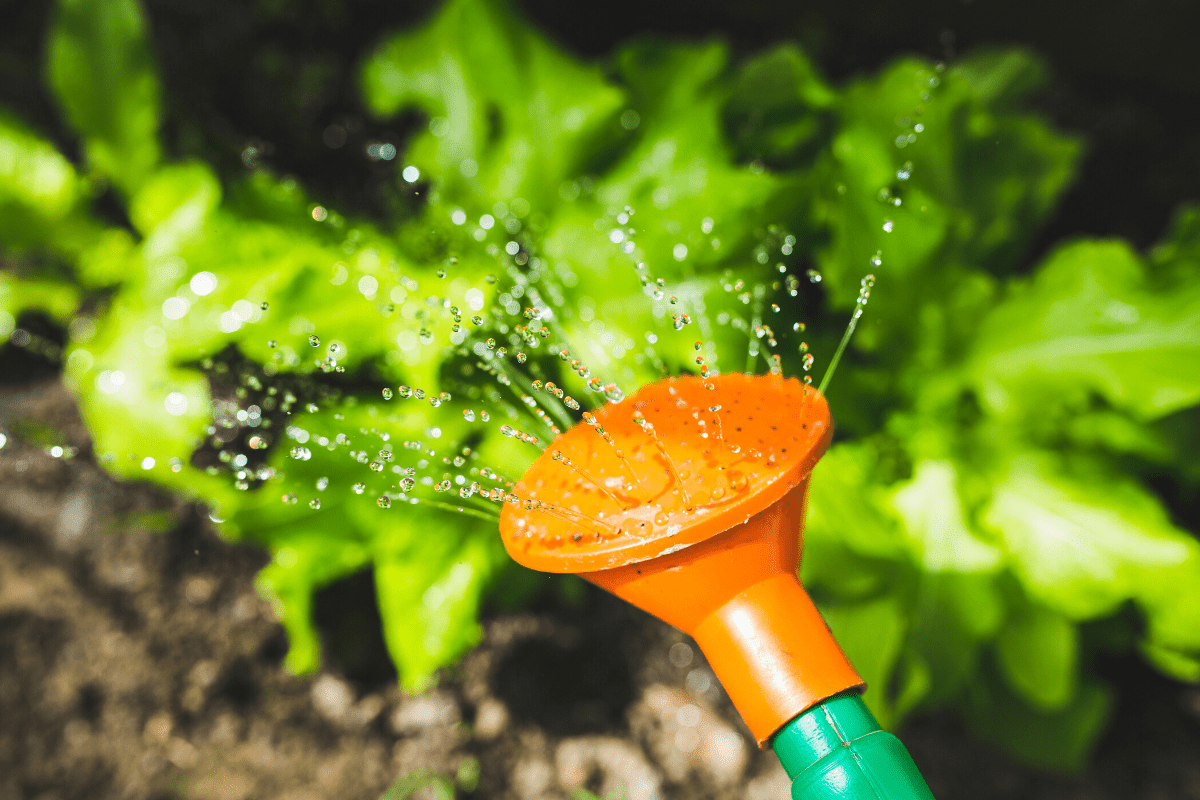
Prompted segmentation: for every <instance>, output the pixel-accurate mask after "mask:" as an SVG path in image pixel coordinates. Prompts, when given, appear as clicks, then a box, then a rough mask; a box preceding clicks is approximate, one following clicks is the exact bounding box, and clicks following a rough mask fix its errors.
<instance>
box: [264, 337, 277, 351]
mask: <svg viewBox="0 0 1200 800" xmlns="http://www.w3.org/2000/svg"><path fill="white" fill-rule="evenodd" d="M267 347H270V348H271V349H272V350H274V349H275V348H276V347H279V342H277V341H275V340H274V339H267Z"/></svg>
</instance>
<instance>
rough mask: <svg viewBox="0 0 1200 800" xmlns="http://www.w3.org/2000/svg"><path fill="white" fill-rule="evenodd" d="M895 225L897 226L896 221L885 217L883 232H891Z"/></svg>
mask: <svg viewBox="0 0 1200 800" xmlns="http://www.w3.org/2000/svg"><path fill="white" fill-rule="evenodd" d="M895 226H896V223H894V222H892V221H891V220H890V219H885V220H884V221H883V232H884V233H891V232H892V228H894V227H895Z"/></svg>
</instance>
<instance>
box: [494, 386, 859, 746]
mask: <svg viewBox="0 0 1200 800" xmlns="http://www.w3.org/2000/svg"><path fill="white" fill-rule="evenodd" d="M832 434H833V424H832V420H831V419H830V416H829V407H828V405H827V404H826V402H825V398H824V397H822V396H821V395H820V394H819V393H818V392H816V391H815V390H813V389H812V388H811V387H808V386H805V385H804V384H802V383H801V382H799V381H797V380H795V379H783V378H782V377H779V376H776V375H760V376H751V375H743V374H736V373H735V374H729V375H722V376H719V377H714V378H709V379H703V378H697V377H684V378H673V379H669V380H666V381H662V382H659V383H655V384H652V385H650V386H647V387H644V388H643V389H642V390H640V391H639V392H638V393H637V394H636V395H634V396H632V397H630V398H627V399H625V400H624V401H622V402H620V403H617V404H613V405H609V406H606V407H605V408H603V409H600V410H598V411H597V412H596V413H595V415H594V417H592V418H591V419H586V418H585V422H583V423H580V424H579V425H576V426H575V427H574V428H572V429H571V430H569V431H567V432H566V433H564V434H562V435H560V436H559V437H558V438H556V439H555V440H554V442H553V443H552V444H551V446H550V448H549V449H548V450H547V452H546V453H544V454H543V455H542V456H541V457H540V458H539V459H538V460H537V461H536V462H535V463H534V465H533V466H532V467H531V468H530V469H529V471H528V472H526V473H525V476H524V477H523V478H522V479H521V480H520V481H519V482H518V483H517V484H516V486H515V487H514V490H513V493H514V494H515V495H516V498H517V499H518V501H519V502H518V504H517V505H506V506H505V507H504V510H503V511H502V512H501V516H500V530H501V534H502V535H503V537H504V544H505V546H506V547H507V548H508V551H509V553H510V554H511V555H512V557H513V558H514V559H515V560H516V561H518V562H519V563H521V564H524V565H525V566H527V567H531V568H533V569H538V570H542V571H545V572H574V573H579V574H581V575H582V576H583V577H585V578H587V579H588V580H590V581H592V582H593V583H596V584H597V585H599V586H601V587H603V588H605V589H607V590H609V591H611V592H613V593H614V594H616V595H617V596H619V597H622V598H624V599H626V600H628V601H629V602H631V603H633V604H635V605H637V606H638V607H640V608H643V609H645V610H646V611H649V612H650V613H652V614H654V615H655V616H657V617H659V618H660V619H663V620H665V621H666V622H668V623H670V624H672V625H674V626H675V627H677V628H679V629H680V630H682V631H684V632H685V633H688V634H690V635H692V636H693V637H694V638H695V640H696V643H697V644H698V645H699V646H700V648H701V650H703V651H704V653H705V655H706V656H707V658H708V660H709V663H710V665H711V666H712V668H713V670H714V672H716V674H717V677H718V678H719V679H720V680H721V684H722V685H723V686H724V687H725V690H726V691H727V692H728V693H729V696H730V699H732V700H733V703H734V705H735V706H736V707H737V709H738V711H739V712H740V713H741V714H742V717H743V719H745V721H746V724H747V725H748V726H749V728H750V731H751V733H753V734H754V736H755V738H756V739H757V740H758V742H759V744H760V745H761V744H764V743H765V742H766V741H767V740H768V739H769V738H770V737H771V735H772V734H773V733H774V732H775V731H777V730H778V729H779V728H780V727H781V726H783V725H784V724H785V723H786V722H787V721H788V720H790V719H791V718H793V717H794V716H796V715H797V714H799V713H801V712H802V711H804V710H805V709H807V708H809V707H810V706H812V705H814V704H816V703H819V702H820V701H822V700H824V699H825V698H827V697H830V696H832V695H834V694H837V693H838V692H841V691H844V690H846V689H848V688H851V687H855V686H860V685H861V684H862V679H861V678H859V677H858V675H857V674H856V673H855V672H854V669H853V667H851V666H850V664H849V662H848V661H847V660H846V658H845V656H844V655H843V654H842V652H841V650H840V648H839V647H838V645H837V643H836V642H835V641H834V640H833V637H832V635H831V634H830V633H829V630H828V628H827V627H826V626H825V623H824V621H823V620H822V619H821V616H820V614H819V613H818V612H817V610H816V607H815V606H813V604H812V601H811V600H810V599H809V598H808V595H807V594H806V593H805V591H804V589H803V587H801V585H800V582H799V580H798V579H797V578H796V569H797V567H798V566H799V561H800V537H801V530H802V528H803V523H804V509H805V504H806V499H807V491H808V477H809V474H810V472H811V471H812V468H813V466H814V465H815V464H816V462H817V460H818V459H819V458H820V457H821V455H822V454H824V452H825V450H826V448H827V447H828V446H829V440H830V438H831V436H832Z"/></svg>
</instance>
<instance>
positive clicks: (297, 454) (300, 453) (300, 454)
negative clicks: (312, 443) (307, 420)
mask: <svg viewBox="0 0 1200 800" xmlns="http://www.w3.org/2000/svg"><path fill="white" fill-rule="evenodd" d="M291 454H292V458H294V459H296V460H298V461H308V460H309V459H310V458H312V451H311V450H309V449H308V448H307V447H301V446H300V445H296V446H295V447H293V448H292V450H291Z"/></svg>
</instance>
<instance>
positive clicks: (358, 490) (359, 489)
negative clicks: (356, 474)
mask: <svg viewBox="0 0 1200 800" xmlns="http://www.w3.org/2000/svg"><path fill="white" fill-rule="evenodd" d="M350 489H351V491H353V492H354V493H355V494H362V493H363V492H365V491H366V490H367V485H366V484H365V483H363V482H362V481H359V482H358V483H356V484H354V485H353V486H351V487H350Z"/></svg>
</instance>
